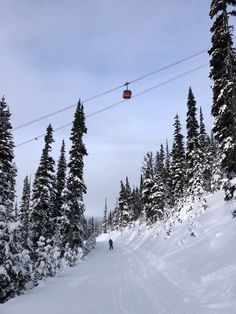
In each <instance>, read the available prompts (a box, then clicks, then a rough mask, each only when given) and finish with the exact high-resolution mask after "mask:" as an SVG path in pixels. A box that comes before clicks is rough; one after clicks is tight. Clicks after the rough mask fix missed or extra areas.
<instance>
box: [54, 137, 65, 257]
mask: <svg viewBox="0 0 236 314" xmlns="http://www.w3.org/2000/svg"><path fill="white" fill-rule="evenodd" d="M66 169H67V165H66V157H65V142H64V140H63V141H62V146H61V152H60V157H59V160H58V164H57V172H56V182H55V199H54V205H53V227H54V232H53V233H54V235H55V244H56V245H57V246H58V247H59V248H60V251H61V255H63V252H64V250H65V245H66V243H65V240H64V238H63V233H64V230H65V228H66V227H65V223H66V221H67V220H66V218H65V213H64V207H63V205H64V204H65V199H64V194H63V191H64V189H65V185H66Z"/></svg>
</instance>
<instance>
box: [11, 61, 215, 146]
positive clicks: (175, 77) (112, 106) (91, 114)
mask: <svg viewBox="0 0 236 314" xmlns="http://www.w3.org/2000/svg"><path fill="white" fill-rule="evenodd" d="M208 65H209V64H208V62H207V63H203V64H201V65H199V66H197V67H195V68H193V69H191V70H189V71H186V72H184V73H181V74H179V75H177V76H174V77H172V78H170V79H168V80H166V81H164V82H161V83H158V84H156V85H154V86H152V87H150V88H147V89H145V90H144V91H141V92H139V93H137V94H135V95H133V98H136V97H139V96H141V95H143V94H146V93H148V92H150V91H152V90H154V89H156V88H158V87H161V86H163V85H166V84H168V83H170V82H172V81H175V80H177V79H179V78H181V77H184V76H186V75H188V74H190V73H193V72H195V71H197V70H199V69H202V68H204V67H206V66H208ZM125 101H126V100H120V101H118V102H116V103H114V104H112V105H109V106H107V107H104V108H102V109H100V110H97V111H95V112H92V113H90V114H88V115H86V119H87V118H90V117H92V116H95V115H97V114H100V113H102V112H104V111H107V110H110V109H112V108H114V107H116V106H118V105H120V104H122V103H124V102H125ZM71 124H72V122H70V123H67V124H64V125H62V126H60V127H58V128H55V129H54V132H56V131H59V130H61V129H64V128H66V127H68V126H70V125H71ZM45 135H46V134H45V133H44V134H41V135H38V136H36V137H34V138H31V139H29V140H27V141H24V142H22V143H20V144H17V145H15V147H20V146H23V145H25V144H28V143H30V142H32V141H35V140H38V139H39V138H42V137H44V136H45Z"/></svg>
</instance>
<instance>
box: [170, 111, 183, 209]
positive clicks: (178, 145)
mask: <svg viewBox="0 0 236 314" xmlns="http://www.w3.org/2000/svg"><path fill="white" fill-rule="evenodd" d="M183 138H184V137H183V135H182V133H181V123H180V120H179V116H178V115H175V122H174V140H173V146H172V151H171V157H172V162H171V168H170V172H171V174H170V175H171V180H172V187H173V196H174V204H177V203H178V200H179V199H180V198H181V197H183V195H184V189H185V178H186V168H185V150H184V143H183Z"/></svg>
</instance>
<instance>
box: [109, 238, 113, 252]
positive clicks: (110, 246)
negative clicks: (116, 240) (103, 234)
mask: <svg viewBox="0 0 236 314" xmlns="http://www.w3.org/2000/svg"><path fill="white" fill-rule="evenodd" d="M109 250H113V241H112V239H110V240H109Z"/></svg>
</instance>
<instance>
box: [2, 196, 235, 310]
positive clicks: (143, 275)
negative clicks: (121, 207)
mask: <svg viewBox="0 0 236 314" xmlns="http://www.w3.org/2000/svg"><path fill="white" fill-rule="evenodd" d="M208 204H209V208H208V209H207V211H206V213H204V214H201V215H198V214H195V216H196V217H194V223H195V233H196V237H191V236H190V235H189V233H190V232H189V224H190V220H189V217H188V218H185V219H184V220H183V223H181V224H176V226H175V231H174V234H173V235H172V236H171V237H169V238H168V239H163V235H162V234H161V229H160V227H159V226H158V225H157V226H155V227H154V228H153V229H151V230H148V229H146V227H145V226H144V225H142V226H138V225H136V226H135V228H134V229H129V230H126V231H123V233H122V234H121V233H118V232H113V233H112V234H111V235H110V236H111V237H112V238H113V240H114V250H113V251H109V250H108V243H107V241H108V239H109V235H101V236H99V238H98V242H97V247H96V249H95V250H94V251H93V252H92V253H90V254H89V255H88V257H87V259H86V260H85V261H83V262H81V263H80V264H79V265H77V266H76V267H73V268H71V269H69V270H67V271H64V272H63V273H60V274H58V275H57V276H56V277H54V278H50V279H47V280H46V281H44V282H42V283H40V285H39V286H38V287H36V288H35V289H33V290H31V291H28V292H27V293H26V294H25V295H22V296H19V297H16V298H15V299H12V300H10V301H8V302H7V303H5V304H2V305H0V313H1V314H67V313H68V314H80V313H81V314H93V313H96V314H123V313H125V314H144V313H145V314H185V313H186V314H195V313H196V314H203V313H204V314H205V313H206V314H208V313H212V314H217V313H219V314H234V313H236V298H235V294H236V252H235V243H236V220H232V218H231V214H230V210H231V207H232V206H233V205H232V203H227V204H225V203H224V201H223V195H222V194H221V193H220V192H219V193H216V194H215V195H214V196H211V197H209V199H208ZM196 213H197V212H196ZM186 217H187V216H186ZM157 233H158V235H157Z"/></svg>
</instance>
